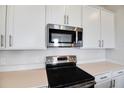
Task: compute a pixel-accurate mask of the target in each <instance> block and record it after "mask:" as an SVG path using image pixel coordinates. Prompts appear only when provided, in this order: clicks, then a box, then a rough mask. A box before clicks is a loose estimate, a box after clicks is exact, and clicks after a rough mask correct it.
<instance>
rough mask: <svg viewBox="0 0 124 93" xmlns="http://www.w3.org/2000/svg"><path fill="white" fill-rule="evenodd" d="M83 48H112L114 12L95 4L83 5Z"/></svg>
mask: <svg viewBox="0 0 124 93" xmlns="http://www.w3.org/2000/svg"><path fill="white" fill-rule="evenodd" d="M82 27H83V29H84V30H83V33H84V34H83V38H84V41H83V42H84V43H83V45H84V46H83V48H114V47H115V45H114V44H115V43H114V42H115V40H114V38H115V37H114V14H113V13H112V12H110V11H108V10H105V9H102V8H100V7H96V6H83V19H82Z"/></svg>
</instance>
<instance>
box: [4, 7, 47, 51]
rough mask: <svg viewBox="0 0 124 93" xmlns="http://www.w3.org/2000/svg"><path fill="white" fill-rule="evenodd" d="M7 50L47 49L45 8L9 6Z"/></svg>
mask: <svg viewBox="0 0 124 93" xmlns="http://www.w3.org/2000/svg"><path fill="white" fill-rule="evenodd" d="M7 18H8V22H7V23H8V24H7V37H6V38H7V48H9V49H44V48H45V6H33V5H26V6H21V5H20V6H19V5H18V6H8V16H7Z"/></svg>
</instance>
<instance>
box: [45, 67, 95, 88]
mask: <svg viewBox="0 0 124 93" xmlns="http://www.w3.org/2000/svg"><path fill="white" fill-rule="evenodd" d="M46 69H47V77H48V83H49V87H68V86H71V85H74V84H80V83H85V82H87V81H90V80H94V77H93V76H92V75H90V74H88V73H87V72H85V71H83V70H81V69H80V68H78V67H77V66H66V67H54V68H46Z"/></svg>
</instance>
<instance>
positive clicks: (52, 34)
mask: <svg viewBox="0 0 124 93" xmlns="http://www.w3.org/2000/svg"><path fill="white" fill-rule="evenodd" d="M75 42H76V32H75V31H65V30H57V29H50V30H49V43H50V44H51V46H58V47H66V46H67V47H69V46H72V45H73V44H74V43H75Z"/></svg>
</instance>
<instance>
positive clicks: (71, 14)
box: [66, 5, 82, 27]
mask: <svg viewBox="0 0 124 93" xmlns="http://www.w3.org/2000/svg"><path fill="white" fill-rule="evenodd" d="M81 10H82V7H81V6H79V5H69V6H66V15H67V16H68V18H67V21H68V22H67V23H68V25H70V26H77V27H81V20H82V19H81V17H82V14H81V12H82V11H81Z"/></svg>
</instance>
